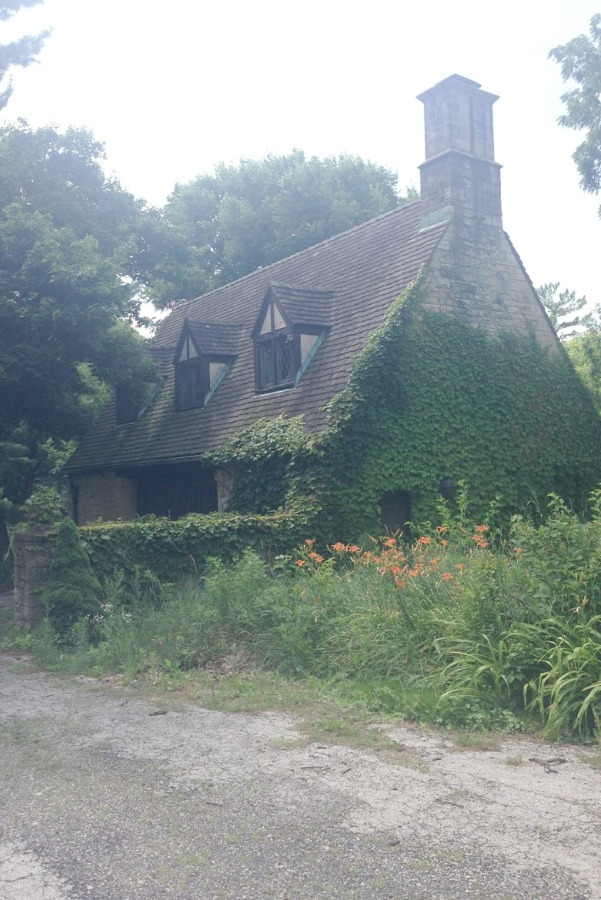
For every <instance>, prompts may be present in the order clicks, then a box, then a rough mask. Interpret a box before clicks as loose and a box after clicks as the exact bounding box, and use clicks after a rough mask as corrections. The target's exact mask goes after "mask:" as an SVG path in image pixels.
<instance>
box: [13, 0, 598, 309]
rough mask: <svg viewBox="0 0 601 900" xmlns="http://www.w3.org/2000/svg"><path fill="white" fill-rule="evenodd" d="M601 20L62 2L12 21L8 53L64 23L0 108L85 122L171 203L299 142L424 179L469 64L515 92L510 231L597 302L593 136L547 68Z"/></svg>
mask: <svg viewBox="0 0 601 900" xmlns="http://www.w3.org/2000/svg"><path fill="white" fill-rule="evenodd" d="M596 12H601V0H505V2H504V3H502V4H500V3H491V2H487V0H455V2H448V0H430V2H421V3H420V2H411V3H407V2H403V0H397V2H396V3H394V2H393V0H392V2H391V0H386V2H384V0H371V2H370V3H365V2H362V3H353V2H352V0H344V2H342V0H305V2H304V3H287V2H286V0H278V2H275V0H254V2H252V3H250V2H244V0H220V2H215V0H213V2H211V3H209V2H205V0H196V2H193V0H170V2H169V3H165V2H164V0H163V2H156V3H155V2H152V0H102V2H99V0H45V2H44V3H43V5H42V6H40V7H39V8H36V9H33V10H26V11H24V12H21V13H19V15H18V16H17V17H15V19H14V20H13V22H12V23H9V24H0V44H1V43H6V42H7V40H8V39H11V38H12V37H14V36H16V34H18V33H22V32H23V31H24V30H25V29H27V30H30V31H32V30H37V29H39V28H42V27H48V26H50V27H52V29H53V31H52V36H51V37H50V38H49V39H48V40H47V42H46V45H45V47H44V50H43V52H42V54H41V56H40V61H39V63H38V64H37V65H35V66H31V67H30V68H28V69H26V70H23V71H21V72H17V73H16V75H15V77H14V84H15V92H14V95H13V98H12V99H11V101H10V103H9V105H8V107H7V108H6V110H4V112H3V113H0V116H3V120H4V121H11V120H14V119H16V118H18V117H21V118H25V119H27V120H28V121H29V122H30V124H32V125H35V126H38V125H44V124H48V123H53V124H56V125H58V126H59V127H60V128H66V127H67V126H69V125H75V126H85V127H86V128H88V129H90V130H91V131H93V132H94V134H95V136H96V137H97V138H98V139H100V140H102V141H104V143H105V145H106V151H107V157H108V160H107V167H108V171H110V172H112V173H114V174H115V175H116V176H117V177H118V178H119V180H120V181H121V183H122V185H123V186H124V187H125V188H127V189H128V190H130V191H131V192H132V193H134V194H135V195H136V196H138V197H143V198H145V199H146V200H147V201H148V202H149V203H151V204H155V205H162V204H163V203H164V201H165V199H166V198H167V196H168V194H169V193H170V191H171V189H172V188H173V186H174V185H175V184H176V183H177V182H186V181H189V180H191V179H192V178H194V177H195V176H196V175H199V174H202V173H205V172H210V171H212V170H213V167H214V165H215V164H216V163H218V162H221V161H225V162H231V163H236V162H237V161H238V160H239V159H241V158H246V159H249V158H255V159H256V158H260V157H263V156H265V155H266V154H267V153H276V154H279V153H288V152H289V151H290V150H292V149H293V148H294V147H298V148H301V149H303V150H304V151H305V152H306V153H307V154H309V155H312V154H315V155H318V156H326V155H329V156H332V155H334V156H337V155H339V154H341V153H348V154H353V155H357V156H361V157H363V158H364V159H369V160H371V161H372V162H375V163H380V164H382V165H384V166H386V167H388V168H391V169H393V170H394V171H395V172H398V176H399V185H400V186H401V187H404V186H406V185H411V184H413V185H415V186H419V173H418V168H417V167H418V166H419V164H420V163H421V162H423V159H424V137H423V108H422V104H421V103H419V102H418V101H417V100H416V99H415V96H416V94H418V93H420V92H421V91H423V90H425V89H426V88H428V87H430V86H431V85H433V84H435V83H436V82H437V81H440V80H441V79H442V78H445V77H446V76H447V75H450V74H452V73H455V72H456V73H458V74H460V75H464V76H466V77H468V78H471V79H473V80H475V81H478V82H479V83H481V84H482V86H483V88H484V89H485V90H487V91H490V92H492V93H495V94H499V95H500V99H499V100H498V101H497V103H496V105H495V143H496V158H497V161H498V162H500V163H501V164H502V166H503V171H502V186H503V209H504V222H505V229H506V230H507V232H508V233H509V235H510V237H511V238H512V240H513V243H514V244H515V246H516V248H517V250H518V253H519V254H520V256H521V257H522V260H523V262H524V264H525V266H526V269H527V270H528V272H529V274H530V276H531V278H532V280H533V281H534V283H535V284H536V285H538V284H541V283H542V282H545V281H560V282H561V284H562V287H569V288H571V289H573V290H575V291H576V292H577V293H578V294H579V295H580V294H586V296H587V297H588V299H589V301H590V302H591V303H598V302H601V290H600V285H599V252H598V251H599V246H600V241H601V219H599V218H598V215H597V207H598V206H599V204H600V203H601V197H592V196H590V195H588V194H585V193H584V192H583V191H582V190H581V189H580V188H579V185H578V174H577V171H576V167H575V165H574V163H573V162H572V159H571V154H572V153H573V151H574V148H575V146H576V144H577V143H578V135H576V134H575V133H574V132H570V131H567V130H566V129H563V128H560V127H559V126H558V125H557V117H558V116H559V115H560V114H561V112H562V106H561V103H560V100H559V97H560V95H561V93H562V92H563V91H564V90H565V89H566V87H565V85H564V84H563V82H562V80H561V76H560V71H559V66H558V65H557V64H556V63H554V62H553V61H551V60H549V59H547V55H548V52H549V50H550V49H551V48H552V47H554V46H556V45H557V44H561V43H565V42H566V41H568V40H570V39H571V38H573V37H575V36H576V35H577V34H581V33H583V32H587V30H588V23H589V20H590V18H591V16H592V15H594V14H595V13H596ZM17 26H18V27H17Z"/></svg>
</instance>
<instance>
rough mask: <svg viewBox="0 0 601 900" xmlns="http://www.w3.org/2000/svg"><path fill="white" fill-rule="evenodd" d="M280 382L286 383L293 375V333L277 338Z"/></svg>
mask: <svg viewBox="0 0 601 900" xmlns="http://www.w3.org/2000/svg"><path fill="white" fill-rule="evenodd" d="M276 351H277V376H278V384H286V383H287V382H289V381H290V380H291V376H292V335H290V336H289V335H287V334H286V335H282V336H281V337H279V338H277V340H276Z"/></svg>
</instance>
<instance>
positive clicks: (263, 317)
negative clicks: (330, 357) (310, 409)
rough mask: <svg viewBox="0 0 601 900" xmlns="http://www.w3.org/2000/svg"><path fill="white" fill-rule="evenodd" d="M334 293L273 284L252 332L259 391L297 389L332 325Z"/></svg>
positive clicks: (256, 382)
mask: <svg viewBox="0 0 601 900" xmlns="http://www.w3.org/2000/svg"><path fill="white" fill-rule="evenodd" d="M333 300H334V294H333V292H332V291H328V290H324V289H323V288H308V287H298V286H295V285H287V284H280V283H276V282H273V283H272V284H270V286H269V288H268V289H267V293H266V295H265V299H264V301H263V304H262V306H261V311H260V313H259V317H258V319H257V324H256V325H255V328H254V331H253V340H254V345H255V385H256V389H257V391H258V392H260V393H263V392H267V391H278V390H283V389H284V388H291V387H294V386H295V385H296V384H298V382H299V381H300V379H301V378H302V376H303V373H304V372H305V371H306V369H307V366H308V365H309V363H310V362H311V360H312V359H313V357H314V356H315V354H316V352H317V350H318V349H319V347H320V346H321V344H322V343H323V340H324V338H325V336H326V334H327V331H328V329H329V327H330V326H331V324H332V321H331V320H332V306H333Z"/></svg>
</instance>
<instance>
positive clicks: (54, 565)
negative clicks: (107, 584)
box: [43, 518, 102, 637]
mask: <svg viewBox="0 0 601 900" xmlns="http://www.w3.org/2000/svg"><path fill="white" fill-rule="evenodd" d="M101 597H102V588H101V587H100V582H99V581H98V579H97V578H96V576H95V575H94V573H93V571H92V568H91V566H90V560H89V559H88V556H87V553H86V551H85V550H84V548H83V547H82V546H81V543H80V540H79V535H78V533H77V528H76V527H75V524H74V522H73V519H71V518H66V519H63V521H62V522H61V524H60V526H59V529H58V534H57V539H56V544H55V546H54V550H53V553H52V559H51V562H50V577H49V580H48V584H47V586H46V588H45V590H44V593H43V600H44V603H45V605H46V610H47V614H48V618H49V620H50V622H51V624H52V626H53V628H54V629H55V630H56V632H57V633H58V634H59V635H61V636H63V637H64V636H66V635H67V634H68V633H69V631H70V630H71V629H72V628H73V626H74V625H75V624H76V622H78V621H79V620H81V619H84V618H85V617H90V618H91V617H94V616H97V615H98V614H99V613H100V602H101Z"/></svg>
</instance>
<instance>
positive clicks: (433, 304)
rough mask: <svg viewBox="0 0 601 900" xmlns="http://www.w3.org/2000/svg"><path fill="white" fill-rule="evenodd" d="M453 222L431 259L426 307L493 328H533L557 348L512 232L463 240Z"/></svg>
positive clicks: (495, 330)
mask: <svg viewBox="0 0 601 900" xmlns="http://www.w3.org/2000/svg"><path fill="white" fill-rule="evenodd" d="M461 224H462V223H461V222H460V221H459V222H458V221H451V223H450V225H449V228H448V230H447V232H446V233H445V235H444V237H443V238H442V240H441V242H440V244H439V246H438V248H437V250H436V252H435V254H434V257H433V259H432V262H431V264H430V267H429V270H428V276H427V282H426V291H425V292H424V293H425V299H424V302H423V306H424V307H425V308H429V309H433V310H436V311H437V312H443V313H448V314H449V315H455V316H459V317H460V318H462V319H464V320H465V321H467V322H469V323H470V324H471V325H475V326H477V327H480V328H484V329H485V330H486V331H488V332H490V333H493V334H495V333H498V332H500V331H508V330H509V331H513V332H518V333H525V332H528V331H532V332H533V333H534V335H535V336H536V338H537V340H538V342H539V343H540V344H541V345H542V346H543V347H557V346H558V345H557V338H556V336H555V333H554V331H553V328H552V327H551V324H550V322H549V319H548V318H547V315H546V313H545V311H544V309H543V306H542V304H541V302H540V300H539V299H538V297H537V295H536V292H535V290H534V288H533V287H532V283H531V281H530V279H529V278H528V276H527V275H526V273H525V271H524V269H523V266H522V264H521V261H520V259H519V257H518V255H517V253H516V252H515V250H514V248H513V246H512V244H511V242H510V241H509V239H508V237H507V236H506V235H505V234H504V233H503V232H502V231H498V232H496V233H495V232H494V231H492V232H490V231H489V233H488V239H487V240H486V239H483V238H482V237H481V240H480V241H478V242H472V243H469V244H466V243H464V242H463V241H462V240H461V239H460V238H459V236H458V234H457V232H458V231H459V229H460V227H461Z"/></svg>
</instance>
